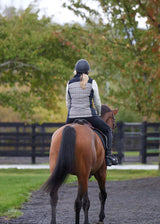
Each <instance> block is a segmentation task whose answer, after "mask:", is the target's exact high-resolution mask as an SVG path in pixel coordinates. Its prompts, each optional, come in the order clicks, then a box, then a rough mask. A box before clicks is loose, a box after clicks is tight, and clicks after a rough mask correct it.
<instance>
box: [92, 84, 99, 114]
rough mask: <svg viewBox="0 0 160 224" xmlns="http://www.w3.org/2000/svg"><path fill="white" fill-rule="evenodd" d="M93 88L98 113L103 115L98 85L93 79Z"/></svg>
mask: <svg viewBox="0 0 160 224" xmlns="http://www.w3.org/2000/svg"><path fill="white" fill-rule="evenodd" d="M92 88H93V91H94V94H93V100H94V106H95V108H96V111H97V114H98V115H99V116H101V100H100V96H99V91H98V86H97V83H96V81H95V80H93V82H92Z"/></svg>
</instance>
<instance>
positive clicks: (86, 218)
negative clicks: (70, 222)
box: [83, 192, 90, 224]
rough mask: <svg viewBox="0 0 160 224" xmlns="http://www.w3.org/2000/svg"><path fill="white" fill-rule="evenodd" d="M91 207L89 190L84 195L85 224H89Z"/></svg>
mask: <svg viewBox="0 0 160 224" xmlns="http://www.w3.org/2000/svg"><path fill="white" fill-rule="evenodd" d="M89 207H90V201H89V198H88V192H86V194H85V195H84V197H83V211H84V224H88V223H89V221H88V210H89Z"/></svg>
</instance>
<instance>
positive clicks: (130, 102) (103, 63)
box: [63, 0, 160, 118]
mask: <svg viewBox="0 0 160 224" xmlns="http://www.w3.org/2000/svg"><path fill="white" fill-rule="evenodd" d="M63 2H64V6H65V7H68V8H69V9H70V10H73V11H74V12H75V14H77V15H81V16H82V17H83V18H85V19H86V21H87V22H88V23H90V25H92V26H93V27H94V26H96V27H97V29H95V32H97V36H98V39H99V44H98V45H97V55H98V57H96V55H95V58H96V64H95V65H96V67H97V70H98V72H99V76H98V77H97V78H99V79H101V80H108V83H109V84H110V89H109V93H108V95H107V96H106V90H105V91H104V98H103V99H104V100H105V99H106V101H107V102H110V103H112V104H115V103H116V104H117V105H120V106H121V107H123V109H125V108H130V109H131V110H132V111H138V112H139V113H140V114H142V115H143V116H145V117H146V118H151V117H152V116H154V117H155V116H157V117H160V104H159V101H160V81H159V80H160V67H159V63H160V13H159V10H160V8H159V7H160V5H159V0H146V1H142V0H135V1H132V0H92V1H82V0H72V1H71V0H68V1H63ZM92 3H97V5H98V10H96V9H94V8H93V7H92V5H93V4H92ZM100 12H101V13H100ZM138 16H140V17H142V18H146V20H147V21H146V24H147V28H146V29H140V28H138V22H137V17H138ZM93 21H97V22H96V24H95V22H93ZM96 44H97V43H96Z"/></svg>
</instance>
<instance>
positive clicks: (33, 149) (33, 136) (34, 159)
mask: <svg viewBox="0 0 160 224" xmlns="http://www.w3.org/2000/svg"><path fill="white" fill-rule="evenodd" d="M35 129H36V125H35V124H32V164H35V163H36V148H35V139H36V132H35Z"/></svg>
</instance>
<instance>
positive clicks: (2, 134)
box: [0, 123, 63, 163]
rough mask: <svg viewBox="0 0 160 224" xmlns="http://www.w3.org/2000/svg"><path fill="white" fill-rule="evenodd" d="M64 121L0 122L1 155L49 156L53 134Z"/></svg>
mask: <svg viewBox="0 0 160 224" xmlns="http://www.w3.org/2000/svg"><path fill="white" fill-rule="evenodd" d="M62 125H63V123H43V124H32V125H29V124H25V123H0V156H16V157H18V156H24V157H25V156H29V157H31V158H32V163H36V157H37V156H40V157H43V156H48V155H49V146H50V142H51V136H52V134H53V133H54V131H55V130H56V129H57V128H59V127H61V126H62Z"/></svg>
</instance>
